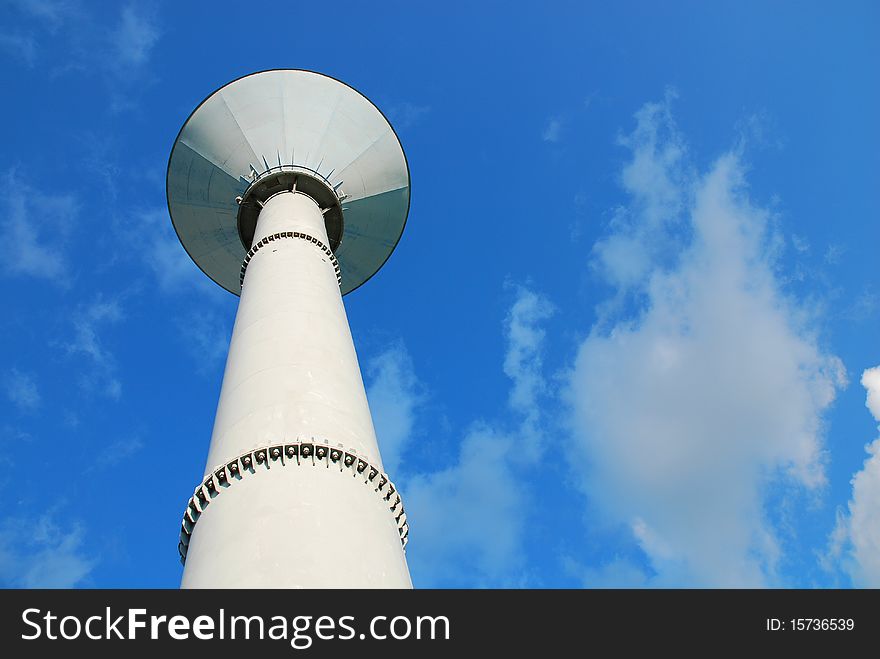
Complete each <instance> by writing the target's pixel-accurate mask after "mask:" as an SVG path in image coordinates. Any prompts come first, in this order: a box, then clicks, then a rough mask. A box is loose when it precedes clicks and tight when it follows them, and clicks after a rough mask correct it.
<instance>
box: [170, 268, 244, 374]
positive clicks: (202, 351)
mask: <svg viewBox="0 0 880 659" xmlns="http://www.w3.org/2000/svg"><path fill="white" fill-rule="evenodd" d="M204 279H205V280H206V281H209V280H207V278H206V277H205V278H204ZM211 285H212V286H215V285H214V284H213V283H211ZM215 288H216V289H219V287H217V286H215ZM214 292H215V293H217V292H218V291H214ZM219 292H220V293H221V294H223V295H227V296H228V294H227V293H226V292H225V291H219ZM233 319H234V316H233V315H232V314H226V315H224V314H221V313H218V312H217V311H215V310H213V309H211V308H210V307H208V306H207V305H200V306H199V307H198V308H197V309H196V310H194V311H192V312H190V313H187V314H184V316H183V317H182V318H180V319H179V321H178V322H177V327H178V332H179V338H180V340H181V342H182V343H183V344H184V345H185V346H186V349H187V350H188V351H189V353H190V355H192V357H193V360H194V361H195V363H196V368H197V370H198V371H199V373H201V374H202V375H214V374H215V371H216V369H217V368H220V367H222V366H223V363H224V362H225V360H226V354H227V352H228V351H229V341H230V338H231V335H232V322H233Z"/></svg>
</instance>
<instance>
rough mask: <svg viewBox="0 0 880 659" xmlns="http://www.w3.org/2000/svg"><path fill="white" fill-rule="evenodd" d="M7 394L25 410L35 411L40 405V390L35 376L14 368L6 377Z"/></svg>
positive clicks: (15, 403) (16, 404) (17, 405)
mask: <svg viewBox="0 0 880 659" xmlns="http://www.w3.org/2000/svg"><path fill="white" fill-rule="evenodd" d="M4 384H5V386H6V396H7V398H9V400H10V401H12V403H13V404H14V405H15V406H16V407H18V408H19V409H20V410H22V411H24V412H33V411H34V410H36V409H37V408H38V407H39V406H40V400H41V397H40V390H39V389H38V388H37V382H36V380H35V379H34V376H32V375H29V374H27V373H22V372H21V371H19V370H17V369H12V370H11V371H8V372H7V373H6V377H5V378H4Z"/></svg>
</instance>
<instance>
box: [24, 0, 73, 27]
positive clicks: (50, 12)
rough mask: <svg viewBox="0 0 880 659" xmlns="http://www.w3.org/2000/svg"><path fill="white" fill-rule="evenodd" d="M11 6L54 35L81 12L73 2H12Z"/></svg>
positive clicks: (31, 0) (51, 0) (69, 0)
mask: <svg viewBox="0 0 880 659" xmlns="http://www.w3.org/2000/svg"><path fill="white" fill-rule="evenodd" d="M9 4H10V5H12V6H13V7H14V8H16V9H17V10H18V11H19V12H20V13H21V14H23V15H25V16H27V17H28V18H31V19H33V20H34V21H36V22H37V23H39V24H40V25H42V26H43V27H44V28H46V29H47V30H48V31H49V32H52V33H54V32H56V31H57V30H58V29H59V28H60V27H61V26H62V25H63V24H64V23H65V22H66V21H67V20H69V19H70V18H71V16H73V15H74V14H76V13H78V12H79V7H78V3H77V2H73V1H71V0H11V2H9Z"/></svg>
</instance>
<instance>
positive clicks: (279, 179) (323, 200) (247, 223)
mask: <svg viewBox="0 0 880 659" xmlns="http://www.w3.org/2000/svg"><path fill="white" fill-rule="evenodd" d="M283 192H297V193H300V194H304V195H306V196H308V197H310V198H311V199H313V200H314V201H315V203H316V204H318V207H319V208H320V209H321V212H322V213H323V215H324V226H325V228H326V229H327V238H328V240H329V241H330V249H331V250H332V251H334V252H335V251H336V249H337V248H338V247H339V245H340V244H341V242H342V233H343V230H344V222H343V217H342V204H341V200H340V198H339V196H338V195H337V193H336V190H334V189H333V186H332V185H331V184H330V182H329V181H328V180H327V179H326V178H324V177H323V176H322V175H321V174H319V173H318V172H316V171H314V170H312V169H309V168H308V167H302V166H299V165H279V166H276V167H272V168H271V169H269V170H268V171H265V172H263V173H262V174H259V175H258V176H257V177H256V178H255V179H254V181H253V182H252V183H251V184H250V185H249V186H248V188H247V190H245V192H244V194H243V195H242V196H241V201H240V202H239V206H238V218H237V222H238V237H239V238H240V239H241V244H242V245H244V248H245V249H246V250H248V249H250V248H251V245H252V244H253V242H254V233H255V232H256V229H257V218H258V217H259V215H260V210H262V208H263V205H264V204H265V203H266V202H267V201H269V199H271V198H272V197H274V196H275V195H277V194H281V193H283Z"/></svg>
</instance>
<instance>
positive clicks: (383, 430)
mask: <svg viewBox="0 0 880 659" xmlns="http://www.w3.org/2000/svg"><path fill="white" fill-rule="evenodd" d="M367 379H368V381H369V382H370V386H369V387H368V388H367V398H368V399H369V401H370V410H371V411H372V415H373V424H374V426H375V428H376V437H377V438H378V440H379V448H380V450H381V453H382V462H383V463H384V465H385V469H386V470H387V471H388V472H389V473H392V474H396V473H398V469H399V467H400V458H401V455H402V453H403V450H404V448H405V446H406V444H407V443H408V442H409V441H410V440H411V439H412V433H413V426H414V425H415V416H416V411H417V408H418V406H419V405H420V404H421V403H422V402H423V401H424V398H425V395H424V392H423V386H422V384H421V383H420V382H419V380H418V378H416V375H415V371H414V369H413V363H412V358H411V357H410V355H409V352H408V351H407V349H406V346H405V345H404V344H403V342H402V341H398V342H395V343H393V344H391V345H390V346H388V348H387V349H386V350H385V351H383V352H382V353H380V354H379V355H377V356H376V357H374V358H373V359H371V360H370V362H369V364H368V365H367Z"/></svg>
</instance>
